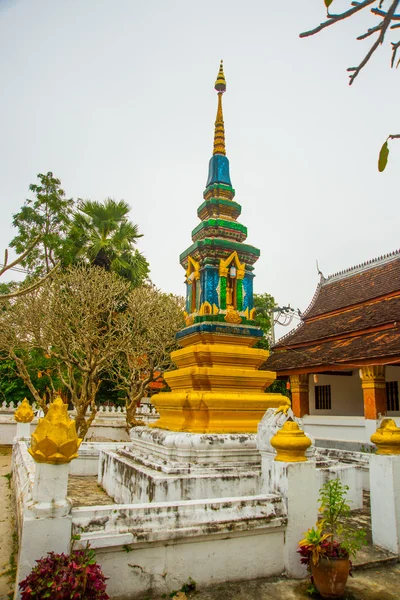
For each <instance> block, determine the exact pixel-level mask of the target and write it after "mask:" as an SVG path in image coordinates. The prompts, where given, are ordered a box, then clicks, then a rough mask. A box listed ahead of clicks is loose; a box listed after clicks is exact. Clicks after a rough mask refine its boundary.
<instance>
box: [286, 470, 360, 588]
mask: <svg viewBox="0 0 400 600" xmlns="http://www.w3.org/2000/svg"><path fill="white" fill-rule="evenodd" d="M348 489H349V487H348V486H347V485H343V484H342V482H341V481H340V479H331V480H330V481H327V482H326V483H325V484H324V485H323V486H322V487H321V489H320V491H319V511H320V513H321V518H320V520H319V521H318V522H317V524H316V526H315V527H312V528H311V529H309V530H308V531H307V532H306V533H305V537H304V539H302V540H301V541H300V542H299V548H298V552H299V554H300V556H301V562H302V563H303V564H305V565H307V570H308V571H309V573H310V575H311V584H312V585H311V587H310V588H309V590H310V591H311V592H312V591H314V587H315V588H316V589H317V591H318V592H319V593H320V595H321V596H322V598H341V597H342V596H343V593H344V589H345V586H346V583H347V578H348V576H349V575H350V574H351V566H352V565H351V560H350V558H351V557H354V556H355V555H356V553H357V551H358V550H360V548H361V547H362V546H363V545H364V544H365V531H363V530H360V529H358V528H357V527H354V526H353V525H352V524H351V523H350V522H349V520H348V517H349V515H350V506H349V505H348V504H347V503H346V496H347V491H348Z"/></svg>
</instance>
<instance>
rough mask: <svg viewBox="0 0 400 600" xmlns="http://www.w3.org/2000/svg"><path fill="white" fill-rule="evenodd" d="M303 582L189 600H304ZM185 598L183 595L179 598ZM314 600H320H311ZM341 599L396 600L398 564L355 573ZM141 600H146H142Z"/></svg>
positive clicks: (267, 582) (259, 584) (258, 585)
mask: <svg viewBox="0 0 400 600" xmlns="http://www.w3.org/2000/svg"><path fill="white" fill-rule="evenodd" d="M306 588H307V584H306V582H304V581H296V580H293V579H292V580H288V579H258V580H255V581H250V582H249V581H246V582H243V583H230V584H223V585H217V586H215V587H213V588H209V589H208V590H203V591H200V592H197V593H195V594H187V596H186V597H187V598H188V599H190V600H192V599H193V600H305V599H306V598H308V600H310V596H308V594H307V593H306ZM181 598H182V600H183V598H184V596H183V595H182V596H181V597H180V599H181ZM314 598H315V600H317V598H320V597H319V596H318V597H317V596H315V597H314ZM343 598H344V600H399V598H400V565H398V564H397V565H394V566H393V565H392V566H389V567H387V566H385V567H380V568H374V569H368V570H363V571H359V572H356V573H355V575H354V577H353V578H350V579H349V582H348V585H347V589H346V594H345V596H344V597H343ZM141 600H145V598H142V599H141ZM157 600H159V599H157Z"/></svg>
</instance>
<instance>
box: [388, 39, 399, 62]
mask: <svg viewBox="0 0 400 600" xmlns="http://www.w3.org/2000/svg"><path fill="white" fill-rule="evenodd" d="M399 48H400V41H399V42H396V43H395V42H392V60H391V61H390V66H391V67H393V66H394V61H395V60H396V54H397V50H398V49H399Z"/></svg>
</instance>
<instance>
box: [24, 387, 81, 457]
mask: <svg viewBox="0 0 400 600" xmlns="http://www.w3.org/2000/svg"><path fill="white" fill-rule="evenodd" d="M81 442H82V440H81V439H80V438H78V436H77V433H76V428H75V421H73V420H72V419H70V417H69V416H68V407H67V405H66V404H64V402H63V401H62V399H61V398H60V397H57V398H56V399H55V400H54V402H52V404H51V405H50V408H49V410H48V411H47V415H46V416H45V417H44V418H43V419H39V424H38V426H37V427H36V429H35V431H34V433H33V434H32V436H31V447H30V449H29V452H30V454H31V455H32V456H33V458H34V459H35V461H36V462H42V463H49V464H51V465H59V464H64V463H69V462H71V460H72V459H73V458H77V456H78V448H79V446H80V444H81Z"/></svg>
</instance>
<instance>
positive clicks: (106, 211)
mask: <svg viewBox="0 0 400 600" xmlns="http://www.w3.org/2000/svg"><path fill="white" fill-rule="evenodd" d="M129 211H130V206H129V204H127V202H125V201H124V200H119V201H118V202H117V201H115V200H113V199H112V198H107V199H106V200H105V201H104V202H93V201H91V200H85V201H83V200H81V201H80V203H79V205H78V212H77V213H76V214H75V218H74V222H73V226H72V232H71V242H72V245H73V247H74V248H73V254H74V256H75V258H76V259H81V260H84V261H89V262H90V263H91V264H93V265H96V266H99V267H102V268H104V269H105V270H106V271H114V272H115V273H118V274H119V275H121V276H122V277H124V278H125V279H128V280H129V281H131V282H132V283H133V284H134V285H139V284H140V283H141V282H142V281H143V280H144V279H145V278H146V277H147V275H148V273H149V264H148V262H147V260H146V259H145V257H144V256H143V254H141V253H140V252H139V250H137V249H136V248H134V245H135V244H136V242H137V240H138V239H139V238H140V237H142V234H140V233H139V230H138V226H137V225H135V224H134V223H132V222H131V221H130V220H129V218H128V214H129Z"/></svg>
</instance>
